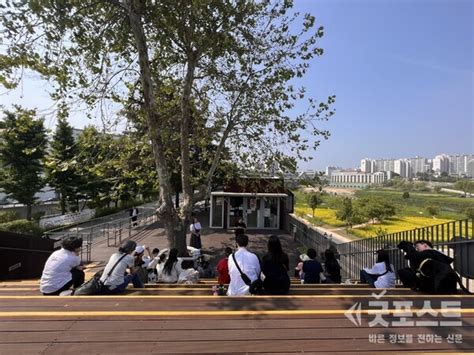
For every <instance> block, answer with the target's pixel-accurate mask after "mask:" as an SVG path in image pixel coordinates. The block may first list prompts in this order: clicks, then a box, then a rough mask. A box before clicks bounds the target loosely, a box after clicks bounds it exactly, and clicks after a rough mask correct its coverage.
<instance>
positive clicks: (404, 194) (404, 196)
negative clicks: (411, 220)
mask: <svg viewBox="0 0 474 355" xmlns="http://www.w3.org/2000/svg"><path fill="white" fill-rule="evenodd" d="M402 197H403V198H404V199H407V198H410V193H409V192H408V191H405V192H404V193H403V195H402Z"/></svg>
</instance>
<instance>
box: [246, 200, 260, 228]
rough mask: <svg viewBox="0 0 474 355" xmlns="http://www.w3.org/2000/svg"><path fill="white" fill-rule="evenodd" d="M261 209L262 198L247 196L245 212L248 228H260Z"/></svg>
mask: <svg viewBox="0 0 474 355" xmlns="http://www.w3.org/2000/svg"><path fill="white" fill-rule="evenodd" d="M259 210H260V199H259V198H256V197H246V198H245V214H246V221H245V220H244V221H245V223H246V224H247V228H259V227H260V225H259V220H258V217H259Z"/></svg>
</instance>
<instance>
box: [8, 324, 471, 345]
mask: <svg viewBox="0 0 474 355" xmlns="http://www.w3.org/2000/svg"><path fill="white" fill-rule="evenodd" d="M115 325H116V328H115V329H110V330H105V331H104V330H101V329H89V330H82V331H72V330H70V329H67V330H62V331H36V332H1V333H0V344H11V343H23V342H25V343H30V342H42V343H45V342H46V343H50V342H61V343H64V342H67V343H70V342H72V343H79V342H87V343H95V342H114V341H115V340H117V339H120V341H122V342H125V341H126V342H134V341H136V340H137V339H143V341H152V342H154V341H155V340H160V341H163V342H180V341H182V340H183V331H182V330H180V329H173V330H168V329H161V330H139V329H137V330H135V331H134V332H130V331H129V330H128V329H125V328H123V327H122V326H121V325H120V324H119V323H116V324H115ZM215 328H218V327H217V324H216V325H215ZM453 332H454V333H455V334H460V335H461V336H462V338H463V340H464V341H466V342H472V341H473V340H474V337H473V336H472V335H473V334H474V328H473V327H460V328H458V329H456V330H454V329H450V328H446V327H439V328H436V329H433V328H428V327H411V328H395V327H392V328H386V329H382V330H373V329H371V328H366V327H353V328H346V329H345V330H344V331H343V332H340V331H339V332H338V331H334V329H333V328H330V329H324V328H320V329H318V331H317V332H315V330H314V329H262V328H260V327H255V328H248V329H192V331H189V332H187V333H186V336H185V338H186V341H212V340H214V339H219V341H232V340H234V339H235V338H236V335H237V337H238V338H239V339H247V340H250V341H251V340H268V341H274V340H282V339H285V340H288V341H293V340H304V339H307V340H318V339H319V340H325V339H333V340H336V341H342V340H347V339H363V340H368V334H375V333H385V334H392V335H393V334H395V335H397V334H400V335H401V334H410V335H412V336H413V337H418V336H419V335H420V334H423V335H424V334H435V335H438V336H441V337H443V338H444V339H446V338H447V336H448V335H450V334H453ZM387 340H388V339H387Z"/></svg>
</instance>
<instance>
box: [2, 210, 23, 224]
mask: <svg viewBox="0 0 474 355" xmlns="http://www.w3.org/2000/svg"><path fill="white" fill-rule="evenodd" d="M17 219H20V216H19V215H18V213H16V212H14V211H2V212H0V223H7V222H11V221H15V220H17Z"/></svg>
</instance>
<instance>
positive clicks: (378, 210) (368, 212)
mask: <svg viewBox="0 0 474 355" xmlns="http://www.w3.org/2000/svg"><path fill="white" fill-rule="evenodd" d="M355 210H356V211H357V213H358V214H359V215H360V216H363V217H364V218H365V219H366V220H368V221H372V222H373V223H375V222H380V223H381V222H383V220H384V219H386V218H388V217H391V216H394V215H395V213H396V208H395V205H394V204H393V203H392V202H390V201H387V200H385V199H382V198H361V199H357V200H356V204H355Z"/></svg>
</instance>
